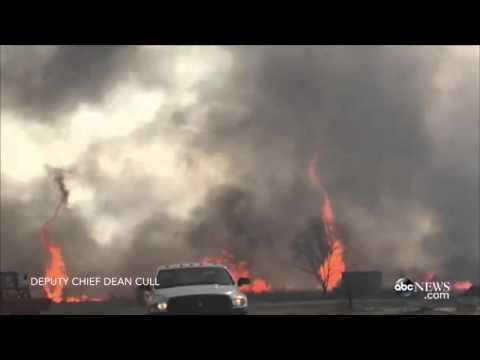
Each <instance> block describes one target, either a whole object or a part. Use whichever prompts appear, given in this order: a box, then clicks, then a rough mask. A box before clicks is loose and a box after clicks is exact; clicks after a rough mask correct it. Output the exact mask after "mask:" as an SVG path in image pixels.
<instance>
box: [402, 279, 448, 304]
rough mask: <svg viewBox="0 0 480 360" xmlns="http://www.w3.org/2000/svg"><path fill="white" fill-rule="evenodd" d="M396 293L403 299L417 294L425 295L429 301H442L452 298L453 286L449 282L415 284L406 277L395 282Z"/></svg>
mask: <svg viewBox="0 0 480 360" xmlns="http://www.w3.org/2000/svg"><path fill="white" fill-rule="evenodd" d="M393 289H394V290H395V292H396V293H397V294H399V295H400V296H402V297H408V296H410V295H412V294H413V293H415V292H422V293H425V294H426V295H425V299H427V300H440V299H449V298H450V293H449V292H450V289H451V285H450V282H449V281H422V282H413V281H411V280H410V279H408V278H406V277H404V278H400V279H398V280H397V281H395V285H394V287H393Z"/></svg>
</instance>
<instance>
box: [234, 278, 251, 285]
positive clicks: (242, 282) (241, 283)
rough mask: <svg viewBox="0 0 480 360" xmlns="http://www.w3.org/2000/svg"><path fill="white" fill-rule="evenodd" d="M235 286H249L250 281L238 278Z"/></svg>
mask: <svg viewBox="0 0 480 360" xmlns="http://www.w3.org/2000/svg"><path fill="white" fill-rule="evenodd" d="M237 284H238V287H242V286H244V285H250V279H249V278H245V277H242V278H239V279H238V282H237Z"/></svg>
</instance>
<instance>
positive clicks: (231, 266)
mask: <svg viewBox="0 0 480 360" xmlns="http://www.w3.org/2000/svg"><path fill="white" fill-rule="evenodd" d="M201 263H202V264H204V265H206V264H218V265H224V266H226V267H227V268H228V270H230V273H231V274H232V276H233V278H234V280H235V282H237V281H238V279H239V278H242V277H245V278H251V276H250V270H249V269H248V265H247V263H246V262H245V261H240V262H236V260H235V257H234V256H233V255H232V254H230V253H229V252H228V251H224V252H223V255H222V256H221V257H217V258H208V257H205V258H203V259H202V261H201ZM241 290H242V291H245V292H252V293H255V294H262V293H265V292H270V291H271V290H272V286H271V285H270V284H269V282H268V281H266V280H265V279H262V278H254V279H253V280H252V282H251V284H250V285H246V286H242V288H241Z"/></svg>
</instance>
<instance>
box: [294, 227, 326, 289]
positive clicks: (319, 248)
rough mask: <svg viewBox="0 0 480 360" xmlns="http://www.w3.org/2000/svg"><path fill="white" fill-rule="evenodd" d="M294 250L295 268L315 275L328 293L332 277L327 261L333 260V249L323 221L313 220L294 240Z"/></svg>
mask: <svg viewBox="0 0 480 360" xmlns="http://www.w3.org/2000/svg"><path fill="white" fill-rule="evenodd" d="M292 250H293V258H294V264H295V266H296V267H297V268H298V269H300V270H302V271H304V272H306V273H308V274H310V275H313V276H314V277H315V279H316V280H317V281H318V283H319V284H320V285H321V286H322V289H323V291H324V292H326V291H327V287H328V281H329V278H330V275H331V269H330V266H329V265H330V264H329V261H328V260H326V259H330V258H331V257H330V255H331V252H332V249H331V248H330V246H329V245H328V240H327V235H326V232H325V227H324V224H323V222H322V220H321V219H312V220H311V221H310V222H309V224H308V226H307V228H306V229H305V230H304V231H302V232H301V233H299V234H298V235H297V236H296V237H295V238H294V240H293V243H292ZM322 265H323V266H322ZM321 267H322V271H320V268H321Z"/></svg>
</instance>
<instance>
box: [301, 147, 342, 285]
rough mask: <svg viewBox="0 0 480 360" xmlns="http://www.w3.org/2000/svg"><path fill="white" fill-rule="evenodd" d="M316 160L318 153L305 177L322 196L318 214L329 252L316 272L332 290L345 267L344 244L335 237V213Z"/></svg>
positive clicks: (338, 281) (339, 279) (338, 282)
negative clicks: (321, 204)
mask: <svg viewBox="0 0 480 360" xmlns="http://www.w3.org/2000/svg"><path fill="white" fill-rule="evenodd" d="M317 162H318V154H315V156H314V157H313V159H312V160H311V161H310V163H309V165H308V167H307V178H308V180H309V182H310V185H311V186H312V187H313V188H314V189H316V190H317V191H319V192H320V193H321V194H322V196H323V206H322V212H321V214H320V216H321V219H322V222H323V225H324V227H325V233H326V236H327V243H328V246H329V247H330V250H329V254H328V255H327V257H326V259H325V260H324V262H323V264H322V265H321V266H320V268H319V269H318V274H319V276H320V278H321V279H322V282H323V284H324V285H325V288H326V290H327V291H332V290H333V289H335V288H337V287H338V286H339V284H340V281H341V280H342V275H343V273H344V272H345V270H346V268H347V267H346V265H345V261H344V251H345V246H344V245H343V244H342V242H341V241H340V239H338V238H337V229H336V220H335V213H334V212H333V208H332V203H331V201H330V198H329V196H328V194H327V191H326V190H325V188H324V187H323V185H322V182H321V181H320V176H319V175H318V172H317Z"/></svg>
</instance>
